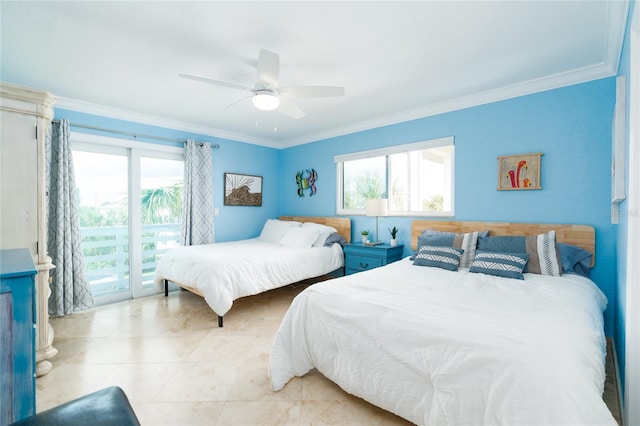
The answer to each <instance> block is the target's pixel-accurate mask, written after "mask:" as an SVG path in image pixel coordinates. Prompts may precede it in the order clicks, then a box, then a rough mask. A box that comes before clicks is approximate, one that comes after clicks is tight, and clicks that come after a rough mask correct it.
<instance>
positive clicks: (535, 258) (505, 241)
mask: <svg viewBox="0 0 640 426" xmlns="http://www.w3.org/2000/svg"><path fill="white" fill-rule="evenodd" d="M478 250H480V251H491V252H497V253H526V254H527V255H529V262H528V263H527V267H526V268H525V270H524V272H531V273H532V274H540V275H552V276H556V277H558V276H560V274H561V272H562V260H561V259H560V250H558V248H557V246H556V233H555V231H549V232H545V233H544V234H540V235H532V236H528V237H525V236H499V237H486V238H482V237H481V238H478Z"/></svg>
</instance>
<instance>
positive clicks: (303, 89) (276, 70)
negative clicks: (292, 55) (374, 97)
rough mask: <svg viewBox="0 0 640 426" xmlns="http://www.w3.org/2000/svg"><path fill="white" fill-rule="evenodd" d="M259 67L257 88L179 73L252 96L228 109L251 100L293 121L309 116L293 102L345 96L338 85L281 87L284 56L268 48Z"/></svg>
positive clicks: (262, 55) (182, 75)
mask: <svg viewBox="0 0 640 426" xmlns="http://www.w3.org/2000/svg"><path fill="white" fill-rule="evenodd" d="M256 68H257V70H258V79H257V81H256V84H255V86H254V87H253V88H251V87H248V86H243V85H241V84H235V83H228V82H226V81H219V80H212V79H210V78H205V77H198V76H195V75H189V74H178V76H180V77H182V78H188V79H190V80H195V81H200V82H203V83H208V84H215V85H217V86H222V87H228V88H231V89H239V90H244V91H246V92H251V93H252V94H251V95H249V96H248V97H246V98H243V99H240V100H239V101H237V102H234V103H233V104H231V105H229V106H227V108H229V107H231V106H233V105H235V104H237V103H238V102H241V101H243V100H245V99H248V98H249V97H250V98H251V100H252V102H253V105H254V106H255V107H256V108H258V109H260V110H263V111H271V110H274V109H278V110H279V111H280V112H282V113H284V114H286V115H288V116H289V117H291V118H302V117H304V116H305V114H304V111H302V110H301V109H300V108H299V107H298V106H297V105H296V104H295V103H294V102H293V101H292V100H291V99H299V98H330V97H339V96H344V87H338V86H288V87H280V86H279V81H278V80H279V77H280V57H279V56H278V54H277V53H274V52H270V51H268V50H265V49H260V54H259V56H258V63H257V64H256ZM227 108H225V109H227Z"/></svg>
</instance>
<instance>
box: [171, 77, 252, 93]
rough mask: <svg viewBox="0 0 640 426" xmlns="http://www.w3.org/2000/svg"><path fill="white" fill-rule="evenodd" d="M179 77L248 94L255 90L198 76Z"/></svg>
mask: <svg viewBox="0 0 640 426" xmlns="http://www.w3.org/2000/svg"><path fill="white" fill-rule="evenodd" d="M178 77H182V78H186V79H189V80H195V81H200V82H202V83H207V84H214V85H216V86H222V87H229V88H231V89H240V90H245V91H248V92H253V89H252V88H251V87H247V86H242V85H240V84H234V83H227V82H226V81H220V80H212V79H210V78H205V77H198V76H195V75H189V74H178Z"/></svg>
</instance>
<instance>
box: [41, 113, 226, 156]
mask: <svg viewBox="0 0 640 426" xmlns="http://www.w3.org/2000/svg"><path fill="white" fill-rule="evenodd" d="M59 122H60V120H53V121H52V123H59ZM69 126H72V127H80V128H83V129H90V130H98V131H100V132H107V133H116V134H119V135H125V136H131V137H133V138H134V139H135V138H144V139H155V140H160V141H168V142H178V143H186V142H187V141H186V140H184V139H178V138H166V137H163V136H154V135H145V134H142V133H133V132H125V131H122V130H113V129H106V128H104V127H95V126H87V125H86V124H76V123H71V122H69ZM201 143H204V142H201ZM206 143H208V144H210V145H211V148H214V149H218V148H220V145H218V144H217V143H215V144H214V143H209V142H206Z"/></svg>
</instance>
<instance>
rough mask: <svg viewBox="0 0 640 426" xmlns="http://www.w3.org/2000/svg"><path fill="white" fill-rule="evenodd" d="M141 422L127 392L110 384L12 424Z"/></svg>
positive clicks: (127, 424)
mask: <svg viewBox="0 0 640 426" xmlns="http://www.w3.org/2000/svg"><path fill="white" fill-rule="evenodd" d="M139 424H140V422H139V421H138V418H137V417H136V414H135V413H134V411H133V408H132V407H131V404H130V403H129V399H128V398H127V395H125V393H124V391H123V390H122V389H120V388H119V387H117V386H112V387H109V388H105V389H102V390H99V391H97V392H94V393H91V394H89V395H85V396H82V397H80V398H78V399H74V400H73V401H70V402H67V403H65V404H62V405H59V406H57V407H53V408H51V409H49V410H46V411H43V412H41V413H37V414H36V415H34V416H31V417H27V418H25V419H22V420H20V421H18V422H16V423H13V425H12V426H26V425H38V426H43V425H47V426H58V425H59V426H63V425H64V426H76V425H83V426H86V425H90V426H116V425H117V426H130V425H131V426H133V425H139Z"/></svg>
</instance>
